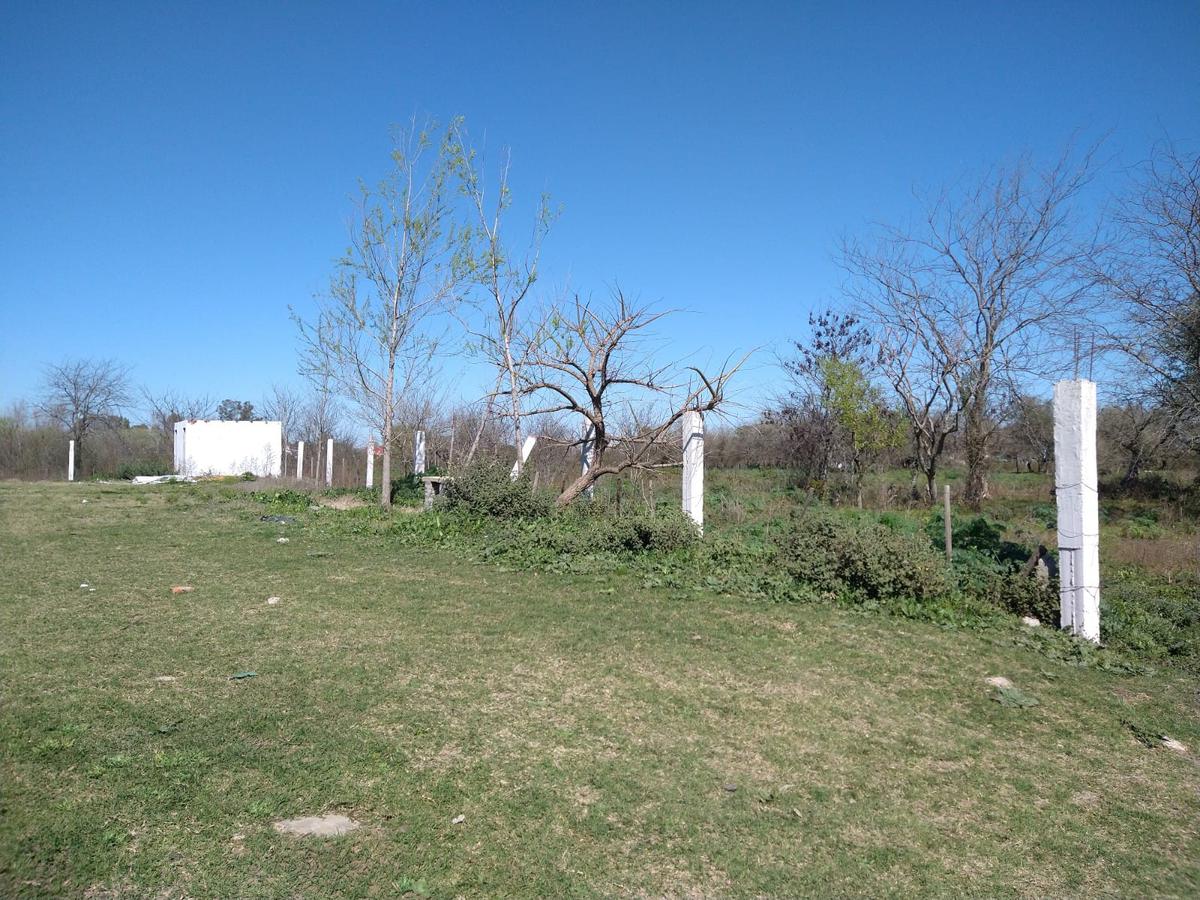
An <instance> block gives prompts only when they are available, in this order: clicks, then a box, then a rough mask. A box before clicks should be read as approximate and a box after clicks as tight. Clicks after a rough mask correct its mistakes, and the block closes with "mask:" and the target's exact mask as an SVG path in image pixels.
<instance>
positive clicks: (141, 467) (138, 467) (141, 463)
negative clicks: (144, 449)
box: [96, 459, 174, 481]
mask: <svg viewBox="0 0 1200 900" xmlns="http://www.w3.org/2000/svg"><path fill="white" fill-rule="evenodd" d="M173 469H174V467H173V466H172V465H171V464H170V463H168V462H163V461H162V460H158V459H139V460H135V461H134V462H127V463H122V464H121V465H120V466H118V467H117V469H116V470H115V471H113V472H105V473H104V474H97V475H96V477H97V478H104V479H111V480H115V481H129V480H130V479H132V478H135V477H137V476H139V475H170V474H171V473H172V471H173Z"/></svg>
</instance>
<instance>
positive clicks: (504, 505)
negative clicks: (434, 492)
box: [442, 460, 553, 519]
mask: <svg viewBox="0 0 1200 900" xmlns="http://www.w3.org/2000/svg"><path fill="white" fill-rule="evenodd" d="M442 498H443V500H442V502H443V505H444V506H445V508H446V509H449V510H453V511H455V512H461V513H466V514H468V515H472V516H487V517H491V518H497V519H536V518H540V517H544V516H548V515H550V511H551V509H552V508H553V506H552V503H551V501H550V498H549V497H547V496H545V495H544V494H539V493H537V492H535V491H534V490H533V485H532V483H531V482H530V480H529V472H528V470H526V471H524V472H522V473H521V475H520V477H518V478H516V479H513V478H512V477H511V469H510V468H509V467H508V466H506V465H504V464H503V463H501V462H498V461H496V460H483V461H481V462H477V463H475V464H473V465H471V466H469V467H468V468H467V469H465V470H464V471H462V472H461V473H459V474H458V475H455V476H454V480H453V481H451V482H448V483H447V484H446V488H445V491H444V492H443V494H442Z"/></svg>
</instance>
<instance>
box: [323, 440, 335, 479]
mask: <svg viewBox="0 0 1200 900" xmlns="http://www.w3.org/2000/svg"><path fill="white" fill-rule="evenodd" d="M325 487H333V438H330V439H329V443H327V444H326V445H325Z"/></svg>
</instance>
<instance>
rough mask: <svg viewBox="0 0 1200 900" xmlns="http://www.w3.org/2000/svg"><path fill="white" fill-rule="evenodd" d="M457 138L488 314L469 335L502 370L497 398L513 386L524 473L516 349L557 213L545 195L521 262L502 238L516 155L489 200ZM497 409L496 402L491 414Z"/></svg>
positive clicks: (464, 142)
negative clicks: (502, 389) (524, 310)
mask: <svg viewBox="0 0 1200 900" xmlns="http://www.w3.org/2000/svg"><path fill="white" fill-rule="evenodd" d="M454 133H455V137H456V140H457V141H458V145H459V146H458V149H459V152H458V159H459V160H460V166H459V173H460V177H461V180H462V189H463V192H464V193H465V194H466V196H467V198H468V199H469V201H470V205H471V209H472V213H473V218H474V220H475V224H474V226H473V227H471V228H470V229H469V230H468V232H469V236H470V244H471V256H470V268H471V276H472V280H473V281H474V282H475V284H476V286H477V288H478V290H480V291H481V292H482V294H483V300H482V302H481V303H480V304H479V305H480V307H482V312H483V315H484V320H483V325H482V327H477V328H470V329H469V333H470V336H471V339H472V343H473V345H474V349H475V350H477V351H478V352H479V353H480V354H481V355H482V356H483V358H484V359H486V360H487V361H488V362H489V363H490V364H491V365H492V366H494V367H495V368H496V370H497V373H498V378H497V385H496V391H495V392H493V395H492V397H494V396H495V395H496V393H498V392H499V390H500V386H501V385H502V384H505V383H506V384H507V388H508V389H507V391H505V392H504V393H505V394H507V400H508V411H507V414H508V416H509V417H510V419H511V422H512V433H513V446H514V447H515V448H517V451H518V452H517V472H518V473H519V472H520V470H521V465H522V460H521V454H520V448H521V445H522V443H523V442H524V433H523V430H522V425H521V419H522V415H521V413H522V410H521V398H522V392H521V377H520V372H519V369H520V367H521V364H522V360H521V359H520V358H519V356H518V353H517V349H516V348H517V344H518V336H519V334H520V331H521V320H520V313H521V304H522V302H523V301H524V300H525V299H526V298H527V297H528V295H529V291H530V289H531V288H532V287H533V285H534V283H535V282H536V281H537V278H538V259H539V257H540V255H541V249H542V242H543V241H544V240H545V237H546V234H547V233H548V232H549V230H550V225H551V223H552V222H553V219H554V214H553V213H552V211H551V209H550V202H549V198H548V197H547V196H546V195H543V196H542V198H541V201H540V203H539V205H538V210H537V213H536V215H535V217H534V224H533V234H532V236H531V238H530V241H529V246H528V248H527V249H526V251H525V254H524V256H523V257H522V258H520V259H518V257H517V255H516V254H515V253H514V252H513V251H512V250H511V249H510V247H509V245H508V244H507V243H506V242H505V239H504V237H503V236H502V235H501V228H502V226H503V225H504V221H505V215H506V213H507V212H508V210H509V208H510V206H511V205H512V190H511V189H510V188H509V183H508V173H509V167H510V165H511V156H510V154H509V153H508V151H507V150H505V151H504V153H503V159H502V161H501V164H500V169H499V174H498V176H497V179H496V185H495V192H494V195H492V196H489V195H488V192H487V188H486V185H485V182H484V178H483V176H482V175H481V173H480V171H479V168H478V167H477V166H476V157H477V153H476V151H475V150H474V149H468V147H469V141H468V139H467V136H466V133H465V131H464V130H463V128H462V127H461V125H457V126H455V129H454ZM491 409H492V398H491V397H490V398H489V402H488V412H489V413H490V412H491ZM476 446H478V439H476V440H475V441H474V442H473V443H472V447H471V452H470V453H468V457H467V458H468V461H469V460H470V458H471V457H472V456H473V455H474V450H475V447H476Z"/></svg>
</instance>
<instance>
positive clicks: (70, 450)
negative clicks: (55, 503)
mask: <svg viewBox="0 0 1200 900" xmlns="http://www.w3.org/2000/svg"><path fill="white" fill-rule="evenodd" d="M74 480H75V442H74V441H71V443H70V444H68V445H67V481H74Z"/></svg>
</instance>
